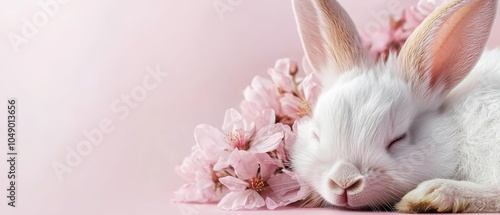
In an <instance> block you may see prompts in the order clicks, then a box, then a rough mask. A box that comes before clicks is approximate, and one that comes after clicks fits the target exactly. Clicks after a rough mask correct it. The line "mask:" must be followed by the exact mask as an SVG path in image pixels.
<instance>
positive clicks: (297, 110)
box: [280, 73, 321, 124]
mask: <svg viewBox="0 0 500 215" xmlns="http://www.w3.org/2000/svg"><path fill="white" fill-rule="evenodd" d="M314 78H315V73H311V74H309V75H307V76H306V77H305V78H304V80H302V81H301V82H300V84H299V85H298V87H297V90H298V92H294V93H285V94H284V96H283V97H282V98H281V99H280V103H281V109H282V111H283V114H284V115H285V116H286V117H287V118H288V119H291V120H292V122H291V123H290V124H293V121H295V120H297V119H300V118H302V117H304V116H306V115H310V114H311V113H312V109H313V106H314V105H315V104H316V100H317V98H318V96H319V94H320V91H321V89H320V87H319V85H318V84H317V82H316V81H315V79H314Z"/></svg>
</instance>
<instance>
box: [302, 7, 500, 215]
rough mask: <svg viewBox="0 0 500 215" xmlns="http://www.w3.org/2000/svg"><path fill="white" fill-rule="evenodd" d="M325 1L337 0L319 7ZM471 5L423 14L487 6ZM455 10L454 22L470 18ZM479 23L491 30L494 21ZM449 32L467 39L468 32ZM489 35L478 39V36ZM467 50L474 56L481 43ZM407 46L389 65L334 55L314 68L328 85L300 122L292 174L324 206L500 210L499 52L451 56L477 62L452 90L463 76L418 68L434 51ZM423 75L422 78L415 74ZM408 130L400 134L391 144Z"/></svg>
mask: <svg viewBox="0 0 500 215" xmlns="http://www.w3.org/2000/svg"><path fill="white" fill-rule="evenodd" d="M296 1H302V0H296ZM318 1H319V0H318ZM313 2H317V1H313ZM325 2H326V3H325ZM328 2H332V0H324V1H321V5H328ZM450 2H451V1H450ZM471 2H474V1H466V0H463V1H461V0H454V1H453V2H452V3H450V5H449V6H448V7H443V8H441V9H440V11H441V12H443V13H444V12H446V13H447V14H448V15H443V16H438V15H434V19H435V20H437V21H435V20H429V21H427V23H426V25H429V26H428V28H427V29H439V25H441V24H442V23H443V22H444V21H443V20H445V19H447V18H448V17H452V16H453V14H454V13H455V12H454V10H455V11H456V10H460V7H463V8H466V7H467V6H468V4H470V5H472V4H474V5H473V6H471V7H476V8H477V7H481V8H482V10H483V11H486V9H487V8H488V7H486V6H484V5H480V4H477V2H474V3H471ZM484 2H486V0H485V1H484ZM304 4H306V3H304ZM315 4H317V5H320V4H319V3H315ZM488 4H494V5H496V1H494V0H488ZM331 5H333V6H335V4H331ZM478 5H479V6H478ZM457 8H459V9H457ZM485 8H486V9H485ZM467 10H468V11H465V9H464V11H465V12H467V13H472V14H474V15H475V16H476V18H475V19H474V20H475V21H481V20H485V21H492V18H491V14H486V15H481V14H479V15H478V14H477V13H474V10H470V8H467ZM321 11H327V10H321ZM335 11H342V10H335ZM471 11H472V12H471ZM465 12H464V13H465ZM491 13H493V12H491ZM449 14H452V15H449ZM459 15H460V16H458V18H457V19H459V18H462V17H464V16H463V14H459ZM316 16H320V17H322V16H323V15H322V14H321V13H320V14H316ZM304 17H306V18H307V16H305V15H304V14H302V16H300V17H299V18H298V21H299V22H300V21H301V20H300V19H304ZM339 17H342V16H340V15H339ZM322 18H324V17H322ZM452 18H453V17H452ZM338 21H339V20H337V22H338ZM340 21H342V20H340ZM459 21H460V20H459ZM309 22H312V23H314V22H313V21H309ZM466 24H469V23H467V22H466V23H465V24H464V26H467V25H466ZM434 25H436V26H434ZM457 26H458V25H457ZM334 27H335V26H334ZM482 27H484V28H485V29H487V28H488V24H484V25H482ZM335 28H336V27H335ZM422 28H423V29H422V30H421V32H426V33H427V34H431V35H426V34H424V35H417V36H415V39H414V40H413V41H412V42H413V45H419V43H418V39H419V38H418V37H422V38H420V39H422V41H426V44H427V45H428V46H432V44H433V42H434V41H433V40H432V34H434V33H435V32H437V31H435V30H432V31H425V30H426V29H425V27H422ZM417 31H418V29H417ZM429 32H430V33H429ZM301 33H302V34H307V32H305V31H302V32H301ZM445 33H446V32H445ZM453 33H454V34H459V33H463V34H464V35H468V36H470V34H471V33H472V32H471V31H470V29H469V30H464V31H458V32H453ZM445 36H446V35H445ZM456 38H459V39H460V37H456ZM485 40H486V39H485V38H484V37H480V39H478V40H477V41H475V43H477V44H484V43H485ZM311 41H312V40H311ZM338 42H339V43H345V41H338ZM439 42H440V44H442V43H443V41H439ZM444 43H447V41H445V42H444ZM346 44H348V43H345V44H344V45H346ZM446 45H450V44H446ZM316 47H321V46H316ZM468 49H471V52H470V53H476V52H477V51H478V50H482V47H475V46H467V47H466V50H468ZM406 50H409V51H408V52H407V53H404V56H405V58H404V61H401V60H400V59H396V56H393V55H391V56H390V57H389V60H388V61H387V62H386V63H379V64H377V65H374V66H372V64H370V63H366V64H365V63H362V64H361V65H358V66H354V67H352V68H351V67H348V68H351V69H349V70H347V71H339V67H336V66H331V65H332V64H334V63H335V62H333V63H332V62H325V63H324V66H323V68H322V69H321V71H318V72H320V74H324V75H323V80H322V81H323V83H324V84H325V83H326V84H325V86H324V91H323V93H322V95H321V96H320V97H319V99H318V102H317V104H316V107H315V108H314V111H313V115H312V117H311V118H308V119H303V120H302V121H300V122H298V126H297V132H298V136H297V141H296V144H295V146H294V149H293V152H292V164H293V168H294V171H296V172H297V174H298V175H299V177H301V179H302V180H303V181H305V182H307V183H308V184H309V185H310V186H311V187H312V188H313V190H314V191H315V192H317V193H318V194H319V195H320V196H321V198H322V199H324V201H326V202H327V203H328V205H334V206H342V207H349V208H366V207H368V208H372V209H385V208H392V206H393V205H394V204H395V203H397V202H399V203H398V204H397V206H396V207H397V209H399V210H400V211H403V212H420V211H434V210H435V211H439V212H500V50H493V51H486V52H484V54H483V55H482V57H481V59H480V60H479V62H478V63H477V65H476V66H475V67H473V66H474V65H473V64H475V62H477V60H478V58H479V54H480V53H481V52H477V53H479V54H477V55H476V56H474V55H467V53H468V52H460V53H459V54H457V56H458V57H455V56H454V55H453V58H452V59H451V60H458V61H459V60H461V59H463V60H467V62H468V63H466V64H464V65H466V66H470V67H469V68H472V67H473V69H472V71H471V72H470V74H469V75H468V76H467V77H465V79H464V80H463V81H461V82H459V84H458V85H457V86H456V87H454V88H452V90H451V92H449V93H448V91H449V90H448V87H449V86H454V85H456V83H453V82H456V81H457V79H449V77H452V76H450V73H446V74H444V76H443V77H446V78H444V79H442V80H440V79H439V78H440V75H442V74H440V73H429V71H417V70H418V69H419V68H420V69H422V68H424V70H425V69H427V70H430V67H425V66H418V65H413V64H412V63H417V64H418V63H422V62H424V63H432V62H431V61H429V59H431V58H430V57H429V56H430V54H432V53H429V52H427V53H426V56H424V57H420V56H411V53H412V52H411V51H413V50H419V51H420V49H414V48H413V47H407V49H406ZM306 51H307V50H306ZM309 51H310V50H309ZM313 51H314V50H313ZM330 51H332V50H330ZM323 52H324V51H323ZM438 52H439V51H438ZM316 54H317V53H316ZM337 54H338V53H337ZM438 54H441V56H446V55H444V54H445V53H438ZM309 56H316V55H314V54H309ZM419 58H423V59H424V60H419ZM349 62H366V61H356V60H350V61H349ZM401 62H403V63H401ZM437 62H438V63H440V61H437ZM441 62H442V61H441ZM462 64H463V62H462V63H461V64H460V65H462ZM471 64H472V65H471ZM401 65H406V66H405V67H402V66H401ZM408 65H410V66H408ZM441 66H443V65H441ZM445 66H449V65H445ZM317 67H318V68H320V66H317ZM442 68H446V67H442ZM405 69H406V70H405ZM458 69H462V70H463V68H458ZM417 72H421V73H422V74H423V73H425V75H422V76H418V75H413V74H417ZM426 72H427V73H426ZM446 72H453V70H450V69H447V70H446ZM463 72H468V71H460V73H461V74H457V75H462V77H464V76H463ZM457 73H458V72H457ZM325 74H326V75H325ZM328 74H330V75H328ZM331 74H334V75H331ZM408 74H410V75H408ZM431 78H435V79H436V80H438V82H436V83H437V84H436V85H434V86H432V84H429V83H431ZM409 79H410V80H409ZM431 86H432V87H431ZM405 133H406V137H405V138H404V139H402V140H401V141H399V142H397V143H395V144H394V145H392V146H391V147H388V146H389V143H391V141H393V140H394V139H397V138H398V137H400V136H401V135H402V134H405ZM419 184H420V185H419ZM403 196H404V197H403Z"/></svg>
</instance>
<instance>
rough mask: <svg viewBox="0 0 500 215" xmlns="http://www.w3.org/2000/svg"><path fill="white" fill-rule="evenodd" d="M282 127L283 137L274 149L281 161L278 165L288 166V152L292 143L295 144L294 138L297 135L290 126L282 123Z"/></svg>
mask: <svg viewBox="0 0 500 215" xmlns="http://www.w3.org/2000/svg"><path fill="white" fill-rule="evenodd" d="M282 129H283V131H284V134H285V137H284V138H283V142H282V143H281V144H279V146H278V148H277V149H276V154H277V158H278V159H279V160H280V161H281V165H280V167H285V168H286V167H288V166H289V165H290V158H289V152H290V150H292V148H293V145H294V144H295V140H296V138H297V135H296V133H295V132H294V131H292V129H291V128H290V126H288V125H282Z"/></svg>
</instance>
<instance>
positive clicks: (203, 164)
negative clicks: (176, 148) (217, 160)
mask: <svg viewBox="0 0 500 215" xmlns="http://www.w3.org/2000/svg"><path fill="white" fill-rule="evenodd" d="M175 171H176V172H177V174H178V175H180V176H181V177H183V178H184V179H186V180H187V181H188V183H187V184H185V185H184V186H182V187H181V188H180V189H179V190H178V191H177V192H175V197H174V201H176V202H196V203H208V202H215V201H218V200H220V199H221V197H222V196H223V195H224V194H225V193H226V192H227V189H224V188H223V187H220V186H218V177H217V175H216V173H215V172H214V171H213V170H212V164H211V163H210V162H209V161H208V160H206V159H205V157H204V156H203V154H202V152H201V151H200V148H199V147H198V146H194V147H193V148H192V154H191V156H190V157H187V158H185V159H184V161H183V162H182V164H181V165H179V166H177V167H176V168H175Z"/></svg>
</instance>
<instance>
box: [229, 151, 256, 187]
mask: <svg viewBox="0 0 500 215" xmlns="http://www.w3.org/2000/svg"><path fill="white" fill-rule="evenodd" d="M229 161H230V163H231V166H233V168H234V172H235V173H236V176H238V178H239V179H242V180H248V179H251V178H253V177H256V176H257V171H258V170H259V163H258V162H257V158H256V157H255V155H254V154H253V153H251V152H247V151H241V150H234V151H233V152H232V153H231V155H230V156H229Z"/></svg>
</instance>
